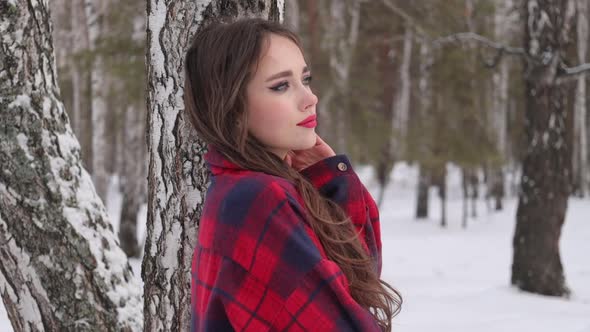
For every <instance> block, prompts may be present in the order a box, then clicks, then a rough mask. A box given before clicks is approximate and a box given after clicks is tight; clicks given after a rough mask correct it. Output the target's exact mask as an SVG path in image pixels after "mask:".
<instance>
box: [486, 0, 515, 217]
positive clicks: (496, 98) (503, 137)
mask: <svg viewBox="0 0 590 332" xmlns="http://www.w3.org/2000/svg"><path fill="white" fill-rule="evenodd" d="M515 12H516V11H515V8H514V4H513V1H512V0H502V1H500V2H499V4H498V7H497V8H496V12H495V14H494V35H495V38H496V40H510V36H511V35H513V34H514V30H515V29H514V24H515V22H516V21H517V20H516V19H515V15H514V13H515ZM509 75H510V62H509V61H508V59H504V60H503V61H500V63H498V67H497V70H496V71H495V72H494V74H493V75H492V86H493V98H492V112H491V114H492V116H491V123H492V124H493V129H494V132H495V133H496V137H495V139H496V151H497V153H498V156H499V157H500V158H499V160H498V161H497V162H494V163H493V165H492V166H491V167H490V170H489V172H488V191H489V196H490V197H492V198H493V200H494V209H495V210H496V211H499V210H502V208H503V204H502V200H503V199H504V194H505V192H506V190H505V188H504V179H505V176H504V170H503V168H502V165H504V164H505V161H507V160H508V153H507V152H508V151H507V148H506V145H507V142H508V140H507V121H508V85H509V80H510V76H509Z"/></svg>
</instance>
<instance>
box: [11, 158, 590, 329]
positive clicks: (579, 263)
mask: <svg viewBox="0 0 590 332" xmlns="http://www.w3.org/2000/svg"><path fill="white" fill-rule="evenodd" d="M449 171H450V173H449V177H448V197H449V198H448V205H447V211H448V216H447V218H448V219H447V220H448V227H447V228H446V229H443V228H441V227H440V226H439V221H440V201H439V200H438V198H437V196H436V191H435V190H432V191H431V192H430V218H428V219H426V220H421V221H416V220H415V219H414V209H415V205H416V202H415V197H416V192H415V188H416V185H415V184H416V176H417V172H416V169H415V168H412V167H407V166H406V165H404V164H399V165H398V166H396V168H395V169H394V171H393V172H392V182H391V184H390V186H389V188H388V190H387V191H386V193H385V199H384V204H383V206H382V207H381V209H380V216H381V227H382V242H383V273H382V278H383V279H384V280H385V281H387V282H388V283H390V284H391V285H392V286H393V287H394V288H396V289H397V290H399V291H400V292H401V293H402V296H403V297H404V304H403V306H402V312H401V313H400V315H399V316H397V317H396V318H395V319H394V331H396V332H433V331H444V332H446V331H453V332H467V331H469V332H471V331H478V332H487V331H490V332H491V331H494V332H521V331H535V332H549V331H551V332H553V331H563V332H590V258H589V254H590V241H589V239H590V200H588V199H585V200H581V199H573V198H572V199H570V201H569V207H568V214H567V218H566V222H565V225H564V227H563V233H562V237H561V243H560V248H561V257H562V263H563V265H564V269H565V275H566V280H567V282H568V285H569V287H570V288H571V290H572V296H571V297H570V298H569V299H562V298H553V297H546V296H539V295H533V294H528V293H524V292H520V291H518V290H517V289H516V288H514V287H511V286H510V265H511V263H512V235H513V233H514V225H515V220H516V219H515V214H516V205H517V200H516V198H510V199H508V200H506V202H505V209H504V210H503V211H501V212H492V211H488V209H487V207H486V204H485V202H484V201H483V200H481V199H480V200H479V201H478V202H477V212H478V217H477V218H470V219H469V221H468V227H467V229H463V228H462V227H461V218H462V211H463V205H462V204H463V202H462V193H461V187H460V180H459V179H460V178H459V172H458V170H457V169H456V168H454V167H450V168H449ZM357 172H358V173H359V176H360V177H361V179H362V180H363V182H364V183H365V185H366V186H367V188H368V189H369V190H370V191H371V193H372V194H373V197H377V186H376V183H375V182H374V181H373V180H371V179H372V175H371V169H370V168H368V167H359V168H358V169H357ZM116 182H117V180H116V178H114V179H113V183H112V186H111V192H110V196H109V200H108V202H107V208H108V210H109V213H110V215H111V216H112V217H113V218H112V220H113V223H114V224H115V225H118V216H119V212H120V209H121V201H122V200H121V195H120V193H119V192H117V191H116V188H117V183H116ZM482 192H483V191H482ZM139 220H140V221H141V223H140V225H139V229H138V232H139V234H144V232H145V221H146V207H145V205H144V206H143V207H142V210H141V213H140V217H139ZM115 229H117V228H115ZM131 264H132V267H133V269H134V272H135V275H136V277H137V278H139V279H141V275H140V272H141V271H140V270H141V260H139V259H132V260H131ZM0 331H7V332H8V331H12V328H11V326H10V322H9V321H8V317H7V314H6V311H5V310H4V306H3V305H0Z"/></svg>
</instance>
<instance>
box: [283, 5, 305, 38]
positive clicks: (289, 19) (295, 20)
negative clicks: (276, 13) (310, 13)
mask: <svg viewBox="0 0 590 332" xmlns="http://www.w3.org/2000/svg"><path fill="white" fill-rule="evenodd" d="M299 1H301V0H289V1H286V2H285V12H286V15H285V25H286V26H287V27H288V28H289V29H291V30H292V31H294V32H296V33H299V30H300V27H299V26H300V16H301V15H300V13H299V11H300V9H299Z"/></svg>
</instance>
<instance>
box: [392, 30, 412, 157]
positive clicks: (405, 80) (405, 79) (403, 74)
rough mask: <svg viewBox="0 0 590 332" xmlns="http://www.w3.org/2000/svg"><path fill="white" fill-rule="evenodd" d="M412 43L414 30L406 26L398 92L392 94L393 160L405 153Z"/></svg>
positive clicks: (410, 83)
mask: <svg viewBox="0 0 590 332" xmlns="http://www.w3.org/2000/svg"><path fill="white" fill-rule="evenodd" d="M413 44H414V31H413V30H412V29H411V28H410V27H406V31H405V33H404V46H403V47H404V48H403V54H402V62H401V65H400V69H399V84H400V88H399V89H397V91H398V93H397V94H396V95H395V96H393V98H395V99H394V103H393V111H392V115H393V116H392V119H391V128H392V130H393V133H392V135H391V144H390V148H391V151H390V156H392V157H393V159H394V160H399V159H400V158H403V156H404V155H405V151H404V150H405V149H404V144H405V141H406V133H407V129H408V115H409V112H410V89H411V87H412V81H411V76H410V65H411V63H412V47H413Z"/></svg>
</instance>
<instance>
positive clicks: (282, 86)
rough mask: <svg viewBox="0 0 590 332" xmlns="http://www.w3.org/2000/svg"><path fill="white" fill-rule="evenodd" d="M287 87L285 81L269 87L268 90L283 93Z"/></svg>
mask: <svg viewBox="0 0 590 332" xmlns="http://www.w3.org/2000/svg"><path fill="white" fill-rule="evenodd" d="M288 87H289V82H287V81H285V82H281V83H279V84H277V85H275V86H273V87H271V88H270V89H271V90H273V91H276V92H281V91H285V90H287V88H288Z"/></svg>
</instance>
